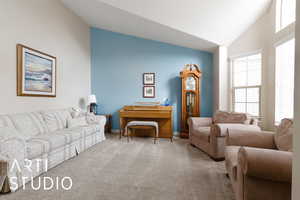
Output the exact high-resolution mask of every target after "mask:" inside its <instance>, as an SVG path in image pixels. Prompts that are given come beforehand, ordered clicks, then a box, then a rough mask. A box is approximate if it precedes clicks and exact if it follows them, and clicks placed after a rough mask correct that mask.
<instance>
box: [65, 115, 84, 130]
mask: <svg viewBox="0 0 300 200" xmlns="http://www.w3.org/2000/svg"><path fill="white" fill-rule="evenodd" d="M87 125H88V124H87V122H86V118H85V117H78V118H71V119H68V120H67V127H68V128H74V127H79V126H87Z"/></svg>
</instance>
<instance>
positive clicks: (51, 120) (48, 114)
mask: <svg viewBox="0 0 300 200" xmlns="http://www.w3.org/2000/svg"><path fill="white" fill-rule="evenodd" d="M41 113H42V115H43V118H44V120H45V123H46V124H47V126H48V129H49V132H53V131H57V130H61V129H64V128H66V127H67V120H68V119H71V118H72V116H71V114H70V111H69V109H62V110H52V111H43V112H41Z"/></svg>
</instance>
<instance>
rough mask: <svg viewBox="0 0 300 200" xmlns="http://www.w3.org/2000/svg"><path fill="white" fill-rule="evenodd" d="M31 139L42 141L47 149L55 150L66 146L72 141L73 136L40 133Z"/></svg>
mask: <svg viewBox="0 0 300 200" xmlns="http://www.w3.org/2000/svg"><path fill="white" fill-rule="evenodd" d="M31 141H39V142H42V143H43V144H44V145H45V147H44V148H46V149H49V151H53V150H55V149H57V148H60V147H62V146H65V145H67V144H69V143H70V142H71V137H70V136H68V135H65V134H54V133H49V134H45V135H39V136H35V137H33V138H31Z"/></svg>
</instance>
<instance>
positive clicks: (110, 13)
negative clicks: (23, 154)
mask: <svg viewBox="0 0 300 200" xmlns="http://www.w3.org/2000/svg"><path fill="white" fill-rule="evenodd" d="M271 1H272V0H62V2H63V3H64V4H65V5H66V6H67V7H68V8H70V9H71V10H73V11H74V12H75V13H76V14H77V15H79V16H81V17H82V18H83V20H84V21H86V22H87V23H88V24H90V25H91V26H93V27H97V28H102V29H107V30H110V31H114V32H119V33H124V34H128V35H133V36H138V37H142V38H146V39H152V40H157V41H161V42H166V43H170V44H175V45H179V46H185V47H190V48H194V49H200V50H206V51H213V49H214V48H215V47H217V46H218V45H229V44H230V43H231V42H233V41H234V40H235V39H236V38H237V37H238V36H240V35H241V34H242V33H243V32H244V31H246V30H247V28H249V26H250V25H251V24H253V23H254V22H255V21H256V20H257V19H258V18H260V17H261V16H262V15H263V14H264V13H265V12H266V10H267V9H268V8H269V6H270V3H271Z"/></svg>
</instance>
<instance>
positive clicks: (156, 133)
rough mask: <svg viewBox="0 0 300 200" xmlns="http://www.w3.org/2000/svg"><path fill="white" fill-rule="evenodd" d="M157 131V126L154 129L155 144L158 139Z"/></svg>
mask: <svg viewBox="0 0 300 200" xmlns="http://www.w3.org/2000/svg"><path fill="white" fill-rule="evenodd" d="M156 135H157V133H156V128H155V129H154V144H156V140H157V136H156Z"/></svg>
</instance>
